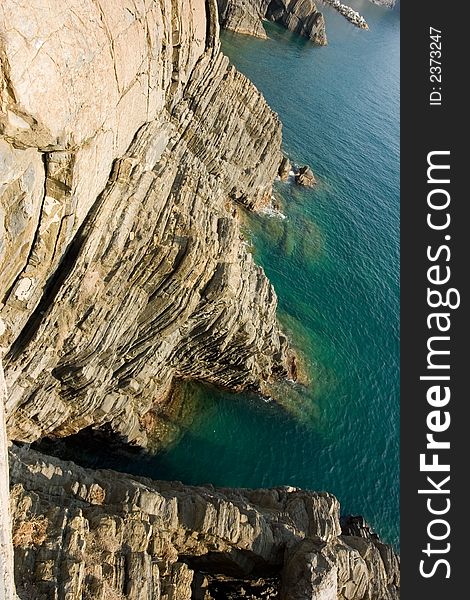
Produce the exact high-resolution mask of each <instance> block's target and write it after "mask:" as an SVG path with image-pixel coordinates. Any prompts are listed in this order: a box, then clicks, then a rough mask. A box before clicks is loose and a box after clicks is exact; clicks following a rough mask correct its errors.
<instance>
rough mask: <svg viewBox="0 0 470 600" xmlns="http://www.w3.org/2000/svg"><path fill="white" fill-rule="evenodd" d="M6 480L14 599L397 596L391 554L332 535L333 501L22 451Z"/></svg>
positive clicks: (336, 526)
mask: <svg viewBox="0 0 470 600" xmlns="http://www.w3.org/2000/svg"><path fill="white" fill-rule="evenodd" d="M11 478H12V484H13V489H12V506H13V511H12V512H13V520H14V526H13V542H14V546H15V563H16V569H17V573H18V577H17V582H18V593H19V595H20V597H22V598H23V597H24V598H27V597H28V596H27V594H28V592H29V591H30V590H34V599H35V600H50V599H52V598H67V599H69V600H75V599H76V600H79V599H82V598H88V599H93V600H94V599H98V598H105V599H107V600H111V599H120V598H121V599H122V598H127V599H128V600H170V599H173V600H190V599H191V598H194V599H200V600H211V599H212V600H215V599H217V598H223V599H225V600H226V599H229V598H233V599H234V598H242V597H243V598H251V599H252V600H253V599H256V598H259V599H261V598H265V599H274V598H278V599H279V600H305V599H307V598H308V599H318V600H320V599H321V600H329V599H332V600H356V599H357V600H359V599H370V600H392V599H396V598H398V585H399V574H398V566H399V565H398V559H397V557H396V555H395V554H394V553H393V551H392V550H391V549H390V548H389V547H388V546H386V545H384V544H382V543H381V542H380V541H379V540H378V539H367V537H361V535H360V533H361V530H360V529H359V530H358V531H354V534H355V535H342V534H341V527H340V523H339V505H338V501H337V500H336V499H335V498H334V496H332V495H331V494H327V493H320V494H318V493H314V492H304V491H301V490H298V489H294V488H277V489H271V490H243V489H213V488H207V487H206V488H195V487H189V486H183V485H182V484H178V483H170V482H155V481H151V480H148V479H143V478H136V477H130V476H124V475H118V474H116V473H113V472H112V471H96V472H94V471H89V470H86V469H82V468H80V467H78V466H76V465H74V464H73V463H69V462H67V463H66V462H61V461H59V460H57V459H53V458H50V457H45V456H43V455H40V454H38V453H36V452H33V451H31V450H27V449H25V448H23V449H20V448H13V449H12V451H11ZM358 534H359V535H358Z"/></svg>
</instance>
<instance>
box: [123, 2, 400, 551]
mask: <svg viewBox="0 0 470 600" xmlns="http://www.w3.org/2000/svg"><path fill="white" fill-rule="evenodd" d="M353 5H354V6H355V7H357V8H358V10H359V11H360V12H361V13H362V14H364V15H365V16H366V19H367V21H368V22H369V25H370V31H368V32H364V31H361V30H359V29H356V28H354V27H353V26H352V25H350V24H349V23H348V22H347V21H346V20H345V19H344V18H343V17H341V16H339V15H338V14H337V13H335V12H334V11H333V10H331V9H329V8H328V7H322V10H324V13H325V15H326V19H327V32H328V39H329V45H328V46H327V47H326V48H317V47H314V46H312V44H311V43H310V42H308V41H306V40H302V39H299V38H298V37H297V36H295V35H293V34H290V33H289V32H286V31H284V30H283V29H281V28H280V27H277V26H274V25H271V24H268V25H267V26H266V27H267V31H268V34H269V39H268V40H257V39H252V38H249V37H244V36H238V35H234V34H224V35H223V48H224V51H225V52H226V53H227V54H228V56H229V57H230V59H231V60H232V62H233V63H234V64H235V65H236V66H237V67H238V68H239V69H240V70H241V71H242V72H243V73H245V74H246V75H247V76H249V77H250V78H251V79H252V80H253V81H254V82H255V84H256V85H257V86H258V87H259V89H260V90H261V91H262V92H263V93H264V95H265V97H266V99H267V100H268V102H269V103H270V105H271V106H272V107H273V109H274V110H275V111H276V112H278V113H279V115H280V117H281V120H282V122H283V124H284V144H285V149H286V151H287V152H288V154H289V155H290V156H291V157H292V158H293V159H295V162H297V163H300V164H304V163H308V164H310V165H311V166H312V168H313V170H314V172H315V174H316V175H317V176H318V178H319V184H318V186H317V187H316V188H315V189H313V190H301V189H299V188H295V187H293V186H291V185H288V184H277V186H276V192H275V193H276V195H278V196H280V197H282V202H283V212H284V214H285V215H286V219H284V220H282V219H279V218H276V217H269V216H266V215H264V216H263V215H260V216H255V217H252V218H251V219H250V224H249V233H248V235H249V237H250V239H251V240H252V242H253V252H254V254H255V257H256V259H257V261H258V262H259V263H260V264H262V265H263V267H264V269H265V271H266V273H267V275H268V277H269V278H270V280H271V281H272V282H273V284H274V287H275V289H276V291H277V294H278V297H279V307H280V318H281V321H282V323H283V324H284V328H285V329H286V331H287V332H288V334H289V336H290V337H291V339H292V340H293V342H294V344H295V345H296V346H297V347H299V348H300V349H301V351H302V353H303V354H304V360H305V369H306V372H307V375H308V377H309V378H310V380H311V385H310V386H307V387H305V386H301V385H297V386H291V388H290V389H289V390H288V391H284V392H281V393H285V402H286V403H287V405H288V406H289V407H290V408H289V410H287V411H286V410H284V409H282V408H280V407H279V406H277V405H275V404H273V403H266V402H264V401H263V400H261V399H259V398H255V397H250V396H234V395H231V394H225V393H222V392H220V391H216V390H213V389H210V388H207V387H204V386H194V385H193V386H191V387H190V388H189V389H188V390H187V391H188V393H189V394H191V396H192V397H193V398H194V397H197V398H198V401H199V406H200V408H199V414H198V417H197V418H196V419H195V420H194V422H193V423H192V425H191V426H190V428H189V430H188V431H187V432H186V434H185V435H184V436H183V437H182V439H181V440H180V441H179V443H178V444H177V445H176V446H174V447H173V448H172V449H171V450H170V451H168V452H166V453H164V454H161V455H159V456H157V457H156V458H153V459H152V460H149V461H142V462H139V463H138V464H137V463H133V464H131V463H129V465H124V470H131V471H133V472H136V471H138V472H141V473H145V474H147V475H151V476H153V477H155V478H163V479H179V480H182V481H184V482H186V483H192V484H202V483H213V484H215V485H224V486H245V487H258V486H274V485H284V484H288V485H295V486H301V487H305V488H310V489H314V490H329V491H331V492H333V493H334V494H336V496H337V497H338V498H339V500H340V501H341V504H342V510H343V512H344V513H355V514H357V513H360V514H363V515H364V516H365V517H366V519H367V520H368V521H369V522H370V523H371V524H372V525H373V526H374V527H375V528H376V529H377V530H378V532H379V533H380V534H381V536H382V537H383V539H385V540H386V541H389V542H393V543H395V544H396V545H397V546H398V544H399V370H398V369H399V329H398V327H399V326H398V323H399V222H398V219H399V164H398V161H399V13H396V12H392V11H388V10H385V9H382V8H380V7H377V6H375V5H372V4H370V3H369V2H367V1H364V2H360V1H357V2H353ZM121 467H122V465H121Z"/></svg>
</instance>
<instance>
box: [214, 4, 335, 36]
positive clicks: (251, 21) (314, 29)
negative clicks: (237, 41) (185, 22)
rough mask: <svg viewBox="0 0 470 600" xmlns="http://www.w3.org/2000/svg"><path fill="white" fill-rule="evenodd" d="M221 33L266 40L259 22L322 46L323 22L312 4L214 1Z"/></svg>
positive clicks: (320, 14) (321, 16)
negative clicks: (217, 10) (278, 27)
mask: <svg viewBox="0 0 470 600" xmlns="http://www.w3.org/2000/svg"><path fill="white" fill-rule="evenodd" d="M217 3H218V6H219V15H220V23H221V25H222V27H224V28H225V29H230V30H231V31H236V32H237V33H244V34H248V35H254V36H256V37H262V38H265V37H266V32H265V31H264V28H263V25H262V20H263V19H267V20H269V21H275V22H276V23H280V24H281V25H283V26H284V27H286V28H287V29H289V30H290V31H294V32H295V33H297V34H299V35H301V36H303V37H306V38H309V39H311V40H312V41H313V42H315V43H316V44H319V45H321V46H324V45H325V44H326V43H327V40H326V32H325V20H324V18H323V15H322V13H321V12H319V11H318V10H317V6H316V4H315V3H314V2H313V1H312V0H217Z"/></svg>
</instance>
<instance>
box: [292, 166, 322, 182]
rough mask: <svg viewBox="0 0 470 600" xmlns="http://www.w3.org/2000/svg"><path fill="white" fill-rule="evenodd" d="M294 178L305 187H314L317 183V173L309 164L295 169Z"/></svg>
mask: <svg viewBox="0 0 470 600" xmlns="http://www.w3.org/2000/svg"><path fill="white" fill-rule="evenodd" d="M294 178H295V183H297V184H298V185H302V186H304V187H313V186H315V185H316V183H317V180H316V179H315V175H314V174H313V171H312V169H311V168H310V167H309V166H308V165H304V166H303V167H299V168H298V169H297V170H294Z"/></svg>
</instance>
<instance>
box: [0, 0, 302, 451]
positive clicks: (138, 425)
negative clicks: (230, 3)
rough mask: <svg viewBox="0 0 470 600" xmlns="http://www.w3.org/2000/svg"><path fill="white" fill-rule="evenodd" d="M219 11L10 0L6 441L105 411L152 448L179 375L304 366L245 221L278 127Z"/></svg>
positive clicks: (234, 376) (2, 44)
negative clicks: (234, 56) (152, 430)
mask: <svg viewBox="0 0 470 600" xmlns="http://www.w3.org/2000/svg"><path fill="white" fill-rule="evenodd" d="M46 17H47V18H46ZM218 27H219V26H218V17H217V6H216V4H215V0H211V1H209V2H205V1H204V0H190V1H188V0H179V1H176V2H175V1H173V2H170V0H161V1H159V2H142V3H134V2H128V0H112V1H111V0H99V1H98V0H67V3H66V5H65V6H64V3H63V2H62V1H61V0H60V1H59V0H48V1H47V2H46V0H40V1H38V2H36V3H35V4H34V5H31V6H30V5H28V6H26V5H24V6H22V5H18V4H17V3H16V2H13V1H12V0H5V2H2V4H1V6H0V30H1V35H0V58H1V67H2V71H1V79H0V106H1V113H0V131H1V133H2V136H1V137H0V153H1V157H2V160H1V161H0V182H1V187H0V193H1V206H2V212H1V218H0V231H1V234H2V246H1V264H0V270H1V272H2V278H1V290H0V298H1V304H0V306H1V312H0V318H1V321H0V323H1V328H0V333H1V339H0V346H2V347H3V348H4V350H5V357H4V368H5V377H6V382H7V388H8V392H9V393H8V400H7V404H6V414H7V425H8V431H9V436H10V438H11V439H15V440H21V441H26V442H31V441H33V440H36V439H39V438H41V437H43V436H66V435H70V434H72V433H75V432H77V431H79V430H80V429H83V428H85V427H87V426H95V427H97V426H102V425H104V424H106V423H107V424H109V425H110V426H111V428H112V429H113V430H114V431H115V432H118V433H119V434H120V435H121V436H123V437H124V438H125V439H126V440H127V441H129V442H133V443H136V444H139V445H141V446H146V444H147V436H148V433H149V423H151V424H153V425H154V426H155V425H158V421H159V419H163V418H164V417H162V415H164V414H165V410H167V407H168V403H169V402H170V399H171V394H170V392H171V388H172V384H173V382H174V381H175V380H176V379H178V378H193V379H199V380H204V381H208V382H211V383H213V384H216V385H220V386H224V387H228V388H230V389H233V390H241V389H246V388H251V389H254V390H260V389H262V388H263V385H264V384H265V383H266V382H269V381H273V380H275V379H277V378H280V377H294V376H295V361H294V357H293V355H292V354H291V353H290V351H289V349H288V344H287V340H286V338H285V336H284V335H283V334H282V332H281V331H280V329H279V326H278V324H277V321H276V305H277V299H276V295H275V293H274V290H273V288H272V286H271V285H270V283H269V281H268V280H267V278H266V277H265V275H264V272H263V270H262V269H261V268H260V267H258V266H257V265H256V264H255V263H254V262H253V259H252V256H251V255H250V254H249V252H248V251H247V247H246V244H245V243H244V241H243V238H242V235H241V232H240V219H239V207H240V206H243V207H245V208H247V209H249V210H251V209H256V208H257V207H260V206H263V205H264V204H265V203H267V202H270V198H271V185H272V182H273V180H274V178H275V176H276V175H277V171H278V167H279V164H280V162H281V159H282V155H281V125H280V122H279V120H278V118H277V116H276V115H275V114H274V113H273V112H272V111H271V109H270V108H269V107H268V106H267V104H266V102H265V101H264V99H263V97H262V96H261V94H260V93H259V92H258V90H257V89H256V88H255V87H254V86H253V84H252V83H251V82H250V81H249V80H248V79H247V78H246V77H244V76H243V75H241V74H240V73H238V72H237V71H236V69H234V68H233V67H232V66H231V65H230V64H229V62H228V59H227V58H226V57H225V56H224V55H223V54H222V53H221V52H220V44H219V37H218Z"/></svg>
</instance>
